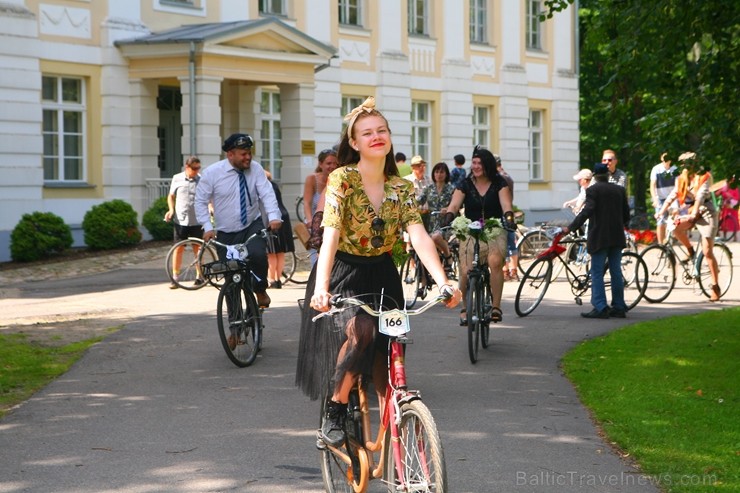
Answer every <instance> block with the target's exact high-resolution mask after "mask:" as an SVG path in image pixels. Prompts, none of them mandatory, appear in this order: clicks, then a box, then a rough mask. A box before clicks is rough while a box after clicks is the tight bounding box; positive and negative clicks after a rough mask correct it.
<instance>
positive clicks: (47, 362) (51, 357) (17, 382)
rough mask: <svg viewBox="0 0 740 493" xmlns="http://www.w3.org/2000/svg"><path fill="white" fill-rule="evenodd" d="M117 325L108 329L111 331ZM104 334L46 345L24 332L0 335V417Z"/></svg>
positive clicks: (39, 387)
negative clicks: (30, 338)
mask: <svg viewBox="0 0 740 493" xmlns="http://www.w3.org/2000/svg"><path fill="white" fill-rule="evenodd" d="M114 330H117V328H113V329H109V330H108V331H109V332H111V331H114ZM103 338H104V336H99V337H92V338H89V339H85V340H81V341H76V342H72V343H70V344H66V345H63V346H49V345H44V344H39V343H37V342H29V341H28V336H27V335H26V334H7V335H0V418H2V417H3V416H4V415H5V414H6V413H7V412H8V410H10V409H11V408H12V407H13V406H15V405H17V404H19V403H21V402H23V401H24V400H26V399H28V398H29V397H31V396H32V395H33V394H34V393H35V392H37V391H38V390H40V389H42V388H43V387H44V386H46V385H47V384H48V383H49V382H51V381H52V380H54V379H55V378H56V377H58V376H59V375H62V374H64V373H65V372H66V371H67V370H69V368H70V367H71V366H72V365H73V364H74V362H75V361H77V360H78V359H80V357H81V356H82V355H83V354H84V353H85V351H86V350H87V348H89V347H90V346H92V345H93V344H95V343H97V342H99V341H101V340H102V339H103Z"/></svg>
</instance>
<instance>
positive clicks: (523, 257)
mask: <svg viewBox="0 0 740 493" xmlns="http://www.w3.org/2000/svg"><path fill="white" fill-rule="evenodd" d="M550 241H551V239H550V238H549V237H548V236H547V234H545V232H544V231H543V230H541V229H535V230H532V231H527V232H526V233H525V234H524V236H522V238H521V239H520V240H519V243H517V246H516V247H517V249H518V250H519V270H520V271H521V274H522V275H524V273H525V272H527V269H528V268H529V266H530V265H532V262H534V261H535V260H537V254H538V253H540V252H541V251H542V250H545V249H546V248H547V247H548V246H550Z"/></svg>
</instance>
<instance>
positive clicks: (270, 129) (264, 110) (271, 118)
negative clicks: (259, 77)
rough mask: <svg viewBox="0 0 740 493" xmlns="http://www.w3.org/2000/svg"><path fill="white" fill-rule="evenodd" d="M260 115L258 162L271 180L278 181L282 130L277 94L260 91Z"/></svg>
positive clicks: (281, 165)
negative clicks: (269, 173) (260, 128)
mask: <svg viewBox="0 0 740 493" xmlns="http://www.w3.org/2000/svg"><path fill="white" fill-rule="evenodd" d="M260 113H261V115H260V118H261V119H262V132H261V135H260V148H259V149H258V151H259V156H260V157H259V162H260V164H261V165H262V167H263V168H265V169H267V170H270V172H271V173H272V179H273V180H275V181H280V173H281V170H282V167H283V157H282V149H281V147H280V142H281V139H282V130H281V128H280V93H279V92H277V91H269V90H264V89H263V90H262V99H261V103H260Z"/></svg>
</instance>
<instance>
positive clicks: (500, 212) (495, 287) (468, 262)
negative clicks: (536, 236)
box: [446, 146, 514, 325]
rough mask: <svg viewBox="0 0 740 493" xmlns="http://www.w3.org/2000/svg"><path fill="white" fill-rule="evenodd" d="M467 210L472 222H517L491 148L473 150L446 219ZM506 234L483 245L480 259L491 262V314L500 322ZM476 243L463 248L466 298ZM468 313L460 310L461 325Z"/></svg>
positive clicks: (462, 275)
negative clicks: (464, 175)
mask: <svg viewBox="0 0 740 493" xmlns="http://www.w3.org/2000/svg"><path fill="white" fill-rule="evenodd" d="M462 207H465V217H467V218H468V219H470V220H471V221H479V220H481V219H488V218H496V219H499V218H501V217H503V216H504V211H505V212H506V216H507V218H508V219H507V220H508V221H509V222H510V223H513V222H514V214H513V212H512V206H511V190H509V187H508V185H507V183H506V180H504V178H503V177H502V176H501V175H500V174H498V172H497V171H496V158H495V157H494V156H493V153H492V152H491V151H489V150H488V149H483V148H482V147H480V146H476V147H475V149H474V150H473V159H472V162H471V165H470V174H469V175H468V177H467V178H466V179H465V180H464V181H463V182H462V184H460V185H458V187H457V189H455V193H453V194H452V200H451V201H450V205H449V206H448V207H447V220H446V222H449V221H451V219H452V218H453V217H454V216H455V215H456V214H457V213H458V212H459V211H460V209H461V208H462ZM506 241H507V235H505V234H502V235H498V236H496V237H495V238H494V239H492V240H491V241H489V242H488V243H481V245H480V256H481V258H486V259H487V260H488V262H487V263H488V268H489V269H490V271H491V293H492V298H493V299H492V303H493V308H492V313H491V321H492V322H500V321H501V320H502V319H503V313H502V312H501V291H502V289H503V287H504V271H503V267H504V259H505V258H506V251H507V250H506ZM474 244H475V240H473V238H470V237H469V238H467V239H466V240H465V243H464V244H461V245H460V272H459V278H460V282H459V284H458V286H459V287H460V289H462V291H463V299H465V295H466V291H467V286H466V284H467V282H468V270H470V268H471V266H472V264H473V247H474ZM465 312H466V310H465V309H464V308H463V309H462V310H461V311H460V325H467V317H466V314H465Z"/></svg>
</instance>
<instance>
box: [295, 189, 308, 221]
mask: <svg viewBox="0 0 740 493" xmlns="http://www.w3.org/2000/svg"><path fill="white" fill-rule="evenodd" d="M295 217H296V218H297V219H298V222H299V223H305V222H306V214H304V212H303V196H302V195H300V196H298V197H296V199H295Z"/></svg>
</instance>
